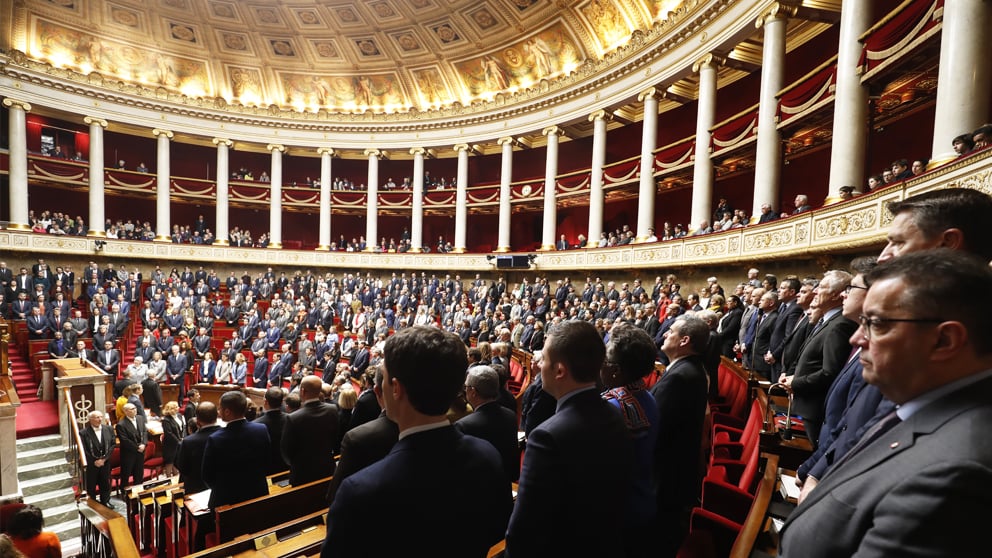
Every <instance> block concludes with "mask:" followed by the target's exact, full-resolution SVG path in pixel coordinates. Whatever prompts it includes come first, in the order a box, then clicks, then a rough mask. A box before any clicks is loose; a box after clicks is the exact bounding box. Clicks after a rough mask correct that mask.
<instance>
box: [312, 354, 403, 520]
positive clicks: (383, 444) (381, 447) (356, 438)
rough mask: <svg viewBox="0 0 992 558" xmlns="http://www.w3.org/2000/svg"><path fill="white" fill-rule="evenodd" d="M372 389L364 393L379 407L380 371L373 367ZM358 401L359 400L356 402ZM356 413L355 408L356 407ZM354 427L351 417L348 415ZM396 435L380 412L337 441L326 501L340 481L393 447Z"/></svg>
mask: <svg viewBox="0 0 992 558" xmlns="http://www.w3.org/2000/svg"><path fill="white" fill-rule="evenodd" d="M373 381H374V385H373V388H372V389H370V390H366V392H365V393H371V394H372V397H373V398H374V399H375V400H376V401H377V404H378V405H379V406H380V408H381V406H382V367H381V366H377V367H375V376H374V380H373ZM359 400H361V398H359ZM355 409H356V410H357V409H358V407H357V406H356V407H355ZM352 424H354V414H353V415H352ZM399 434H400V431H399V427H398V426H396V423H395V422H393V421H392V420H390V419H389V417H388V416H386V412H385V410H381V411H380V413H379V416H378V417H376V418H375V419H373V420H371V421H368V422H365V423H363V424H361V425H359V426H353V427H352V428H351V429H349V430H348V432H347V433H345V435H344V438H343V439H342V440H341V459H339V460H338V466H337V468H336V469H335V470H334V478H332V479H331V484H330V486H328V487H327V501H328V502H333V501H334V495H335V494H336V493H337V491H338V487H339V486H341V483H342V482H343V481H344V479H346V478H348V477H350V476H351V475H353V474H354V473H357V472H358V471H361V470H362V469H364V468H366V467H368V466H369V465H371V464H373V463H375V462H377V461H379V460H380V459H382V458H383V457H386V454H388V453H389V450H391V449H393V446H394V445H396V439H397V438H398V437H399Z"/></svg>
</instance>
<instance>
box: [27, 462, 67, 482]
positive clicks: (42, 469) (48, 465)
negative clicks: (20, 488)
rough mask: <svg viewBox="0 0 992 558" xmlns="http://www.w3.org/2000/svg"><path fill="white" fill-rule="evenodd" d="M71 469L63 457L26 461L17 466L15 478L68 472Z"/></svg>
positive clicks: (33, 477)
mask: <svg viewBox="0 0 992 558" xmlns="http://www.w3.org/2000/svg"><path fill="white" fill-rule="evenodd" d="M71 470H72V469H71V467H70V465H69V463H67V462H66V460H65V458H60V459H51V460H46V461H39V462H37V463H28V464H27V465H24V466H23V467H20V466H19V467H18V471H17V478H18V479H22V480H27V479H36V478H40V477H45V476H47V475H52V474H55V473H68V472H70V471H71Z"/></svg>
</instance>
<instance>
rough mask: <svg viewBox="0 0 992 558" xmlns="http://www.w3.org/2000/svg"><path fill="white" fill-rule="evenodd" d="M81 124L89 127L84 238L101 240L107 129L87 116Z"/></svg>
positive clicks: (104, 124) (104, 233)
mask: <svg viewBox="0 0 992 558" xmlns="http://www.w3.org/2000/svg"><path fill="white" fill-rule="evenodd" d="M83 122H85V123H86V124H89V126H90V192H89V206H90V209H89V220H90V228H89V230H88V231H86V236H96V237H99V238H103V237H105V236H107V230H106V225H105V223H104V217H103V184H104V178H103V165H104V160H103V129H104V128H106V127H107V121H106V120H104V119H102V118H95V117H92V116H87V117H86V118H84V119H83Z"/></svg>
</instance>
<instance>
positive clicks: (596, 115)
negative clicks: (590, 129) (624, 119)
mask: <svg viewBox="0 0 992 558" xmlns="http://www.w3.org/2000/svg"><path fill="white" fill-rule="evenodd" d="M596 120H605V121H607V122H609V121H610V120H613V115H612V114H610V113H608V112H606V111H605V110H603V109H599V110H597V111H595V112H593V113H592V114H590V115H589V122H595V121H596Z"/></svg>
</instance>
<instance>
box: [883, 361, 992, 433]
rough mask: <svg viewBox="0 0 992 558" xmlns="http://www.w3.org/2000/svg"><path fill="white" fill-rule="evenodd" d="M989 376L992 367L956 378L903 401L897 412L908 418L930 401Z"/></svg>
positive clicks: (904, 418) (901, 416)
mask: <svg viewBox="0 0 992 558" xmlns="http://www.w3.org/2000/svg"><path fill="white" fill-rule="evenodd" d="M988 377H992V368H990V369H988V370H985V371H983V372H979V373H977V374H972V375H970V376H966V377H964V378H961V379H960V380H955V381H953V382H951V383H949V384H944V385H942V386H940V387H939V388H937V389H934V390H931V391H928V392H926V393H924V394H923V395H920V396H918V397H916V398H915V399H911V400H909V401H907V402H905V403H903V404H902V405H899V407H898V408H897V409H896V414H897V415H899V418H900V419H902V420H908V419H909V417H911V416H913V415H914V414H916V412H917V411H919V410H920V409H922V408H923V407H926V406H927V405H929V404H930V403H933V402H934V401H936V400H938V399H940V398H941V397H944V396H945V395H947V394H949V393H952V392H955V391H958V390H959V389H964V388H966V387H968V386H970V385H972V384H976V383H978V382H980V381H982V380H984V379H986V378H988Z"/></svg>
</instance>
